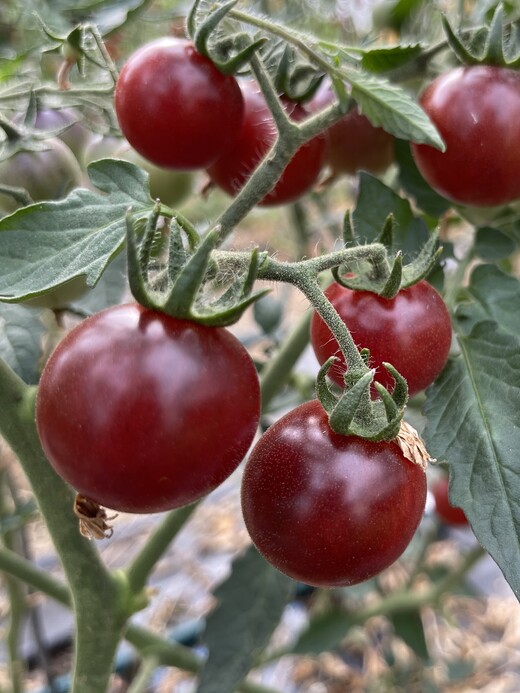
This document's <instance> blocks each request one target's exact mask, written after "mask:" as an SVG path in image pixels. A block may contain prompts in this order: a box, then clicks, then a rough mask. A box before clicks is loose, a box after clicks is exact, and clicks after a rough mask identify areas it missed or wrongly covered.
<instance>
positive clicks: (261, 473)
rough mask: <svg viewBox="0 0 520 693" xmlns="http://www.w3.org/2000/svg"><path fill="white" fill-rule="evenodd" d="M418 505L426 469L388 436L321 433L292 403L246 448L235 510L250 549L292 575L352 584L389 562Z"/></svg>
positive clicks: (407, 535) (323, 421)
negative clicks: (374, 438) (368, 437)
mask: <svg viewBox="0 0 520 693" xmlns="http://www.w3.org/2000/svg"><path fill="white" fill-rule="evenodd" d="M425 503H426V474H425V473H424V470H423V469H422V468H421V467H420V466H419V465H417V464H414V463H413V462H411V461H410V460H408V459H406V458H405V457H404V456H403V454H402V452H401V450H400V449H399V447H398V446H397V445H396V444H395V443H393V442H389V443H387V442H382V443H372V442H369V441H367V440H364V439H362V438H358V437H356V436H343V435H340V434H338V433H334V431H332V430H331V428H330V426H329V423H328V418H327V414H326V412H325V410H324V409H323V407H322V406H321V404H320V403H319V402H318V401H317V400H314V401H311V402H306V403H305V404H302V405H300V406H299V407H296V409H293V410H292V411H291V412H289V413H288V414H286V415H285V416H284V417H282V418H281V419H279V420H278V421H277V422H276V423H275V424H274V425H273V426H271V427H270V428H269V429H268V430H267V432H266V433H264V434H263V436H262V437H261V438H260V440H259V441H258V443H257V444H256V445H255V447H254V449H253V451H252V453H251V456H250V457H249V459H248V461H247V463H246V466H245V470H244V476H243V480H242V512H243V515H244V520H245V523H246V527H247V530H248V532H249V534H250V536H251V539H252V540H253V543H254V544H255V546H256V547H257V549H258V550H259V551H260V553H261V554H262V555H263V556H264V557H265V558H266V559H267V560H268V561H269V562H270V563H272V564H273V565H274V566H275V567H276V568H278V569H279V570H280V571H281V572H283V573H286V574H287V575H289V576H290V577H292V578H294V579H295V580H300V581H301V582H304V583H307V584H310V585H316V586H321V587H339V586H342V585H354V584H356V583H358V582H362V581H363V580H368V579H369V578H371V577H373V576H374V575H377V574H378V573H380V572H381V571H382V570H384V569H385V568H387V567H388V566H389V565H391V564H392V563H393V562H394V561H395V560H396V559H397V558H399V556H400V555H401V554H402V553H403V551H404V550H405V548H406V547H407V546H408V544H409V543H410V540H411V539H412V537H413V535H414V532H415V530H416V529H417V526H418V524H419V522H420V520H421V517H422V515H423V512H424V507H425Z"/></svg>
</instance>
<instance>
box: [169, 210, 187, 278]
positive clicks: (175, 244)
mask: <svg viewBox="0 0 520 693" xmlns="http://www.w3.org/2000/svg"><path fill="white" fill-rule="evenodd" d="M187 259H188V255H187V253H186V251H185V249H184V245H183V243H182V236H181V227H180V226H179V223H178V222H177V219H175V217H174V218H173V219H172V220H171V222H170V247H169V253H168V278H169V280H170V284H171V285H173V284H175V282H176V281H177V277H178V276H179V273H180V271H181V270H182V268H183V267H184V265H185V264H186V261H187Z"/></svg>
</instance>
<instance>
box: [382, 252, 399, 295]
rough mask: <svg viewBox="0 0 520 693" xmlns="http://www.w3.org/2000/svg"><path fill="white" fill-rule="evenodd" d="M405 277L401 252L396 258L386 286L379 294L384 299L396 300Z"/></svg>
mask: <svg viewBox="0 0 520 693" xmlns="http://www.w3.org/2000/svg"><path fill="white" fill-rule="evenodd" d="M402 277H403V254H402V252H401V251H399V252H398V253H397V254H396V256H395V257H394V262H393V264H392V269H391V270H390V274H389V276H388V279H387V280H386V282H385V285H384V286H383V288H382V289H381V291H380V292H379V295H380V296H382V297H383V298H389V299H390V298H395V297H396V296H397V294H398V293H399V291H400V289H401V280H402Z"/></svg>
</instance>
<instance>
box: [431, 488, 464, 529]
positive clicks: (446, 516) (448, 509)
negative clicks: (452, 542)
mask: <svg viewBox="0 0 520 693" xmlns="http://www.w3.org/2000/svg"><path fill="white" fill-rule="evenodd" d="M432 494H433V497H434V499H435V512H436V513H437V515H438V516H439V517H440V519H441V520H443V521H444V522H445V523H446V524H448V525H467V524H469V523H468V518H467V517H466V515H465V513H464V510H462V508H457V507H456V506H454V505H452V504H451V503H450V499H449V482H448V477H441V478H440V479H436V480H435V481H434V483H433V484H432Z"/></svg>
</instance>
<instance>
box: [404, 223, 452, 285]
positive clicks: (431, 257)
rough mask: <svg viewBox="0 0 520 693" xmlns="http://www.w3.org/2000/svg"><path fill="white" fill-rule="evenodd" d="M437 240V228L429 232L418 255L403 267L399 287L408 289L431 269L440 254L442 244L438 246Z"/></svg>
mask: <svg viewBox="0 0 520 693" xmlns="http://www.w3.org/2000/svg"><path fill="white" fill-rule="evenodd" d="M438 242H439V230H438V229H436V230H435V231H433V232H432V233H431V234H430V236H429V238H428V240H427V241H426V243H425V244H424V245H423V247H422V248H421V252H420V253H419V255H417V257H416V258H414V259H413V260H412V261H411V262H409V263H408V264H407V265H405V266H404V267H403V276H402V280H401V289H408V288H409V287H410V286H413V285H414V284H417V282H419V281H421V279H424V278H425V277H427V276H428V274H429V273H430V272H431V271H432V269H433V268H434V267H435V265H436V264H437V261H438V259H439V257H440V255H441V254H442V246H439V245H438Z"/></svg>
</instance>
